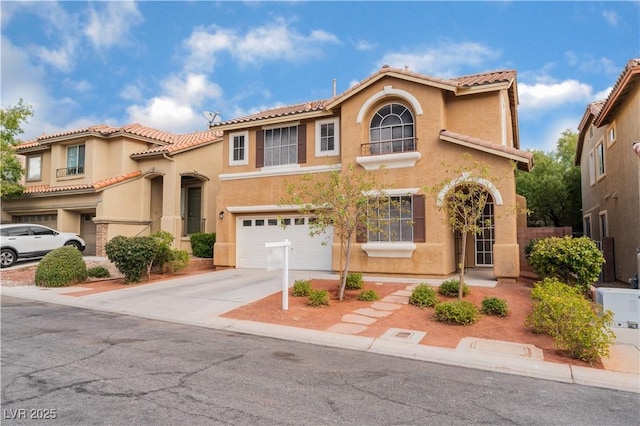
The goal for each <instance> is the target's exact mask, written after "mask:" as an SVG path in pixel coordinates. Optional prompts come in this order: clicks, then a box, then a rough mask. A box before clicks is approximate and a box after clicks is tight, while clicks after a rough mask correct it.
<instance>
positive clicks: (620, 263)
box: [576, 58, 640, 282]
mask: <svg viewBox="0 0 640 426" xmlns="http://www.w3.org/2000/svg"><path fill="white" fill-rule="evenodd" d="M578 131H579V134H578V145H577V152H576V165H579V166H580V167H581V171H582V173H581V175H582V212H583V222H584V232H585V235H587V236H589V237H591V238H592V239H594V240H596V241H599V242H600V243H601V244H602V248H603V250H604V252H605V257H606V258H607V259H608V262H607V263H606V264H605V268H604V277H603V279H604V280H605V281H615V280H619V281H623V282H628V280H629V278H632V277H633V276H635V274H636V273H638V268H639V265H638V260H637V255H636V251H637V249H638V248H640V159H639V158H638V157H637V156H636V155H634V153H633V150H632V145H633V143H634V142H637V141H640V58H636V59H632V60H630V61H629V62H628V63H627V65H626V67H625V68H624V70H623V71H622V73H621V74H620V76H619V77H618V79H617V81H616V82H615V84H614V86H613V89H612V90H611V93H610V94H609V97H608V98H607V99H606V100H603V101H598V102H593V103H591V104H589V105H588V106H587V108H586V111H585V113H584V115H583V117H582V120H581V122H580V125H579V127H578Z"/></svg>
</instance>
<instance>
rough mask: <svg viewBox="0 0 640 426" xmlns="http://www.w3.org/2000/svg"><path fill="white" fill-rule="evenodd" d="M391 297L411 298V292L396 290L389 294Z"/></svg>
mask: <svg viewBox="0 0 640 426" xmlns="http://www.w3.org/2000/svg"><path fill="white" fill-rule="evenodd" d="M391 296H403V297H411V290H398V291H396V292H395V293H391Z"/></svg>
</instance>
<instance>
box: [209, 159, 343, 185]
mask: <svg viewBox="0 0 640 426" xmlns="http://www.w3.org/2000/svg"><path fill="white" fill-rule="evenodd" d="M341 167H342V166H341V164H339V163H338V164H327V165H322V166H311V167H300V165H299V164H287V165H286V166H269V167H263V168H262V169H261V170H260V171H258V172H244V173H223V174H221V175H219V176H218V178H219V179H220V180H221V181H225V180H240V179H255V178H263V177H272V176H291V175H304V174H307V173H324V172H332V171H334V170H340V168H341Z"/></svg>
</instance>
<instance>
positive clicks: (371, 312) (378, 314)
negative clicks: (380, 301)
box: [353, 308, 393, 318]
mask: <svg viewBox="0 0 640 426" xmlns="http://www.w3.org/2000/svg"><path fill="white" fill-rule="evenodd" d="M353 313H354V314H360V315H366V316H368V317H373V318H382V317H387V316H389V315H391V314H392V313H393V312H392V311H379V310H377V309H371V308H361V309H358V310H357V311H353Z"/></svg>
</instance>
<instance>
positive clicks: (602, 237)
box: [591, 210, 609, 241]
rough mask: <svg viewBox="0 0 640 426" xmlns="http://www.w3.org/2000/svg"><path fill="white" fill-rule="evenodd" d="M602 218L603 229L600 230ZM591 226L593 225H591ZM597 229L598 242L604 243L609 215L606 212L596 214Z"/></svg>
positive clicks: (607, 233)
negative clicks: (598, 230) (598, 232)
mask: <svg viewBox="0 0 640 426" xmlns="http://www.w3.org/2000/svg"><path fill="white" fill-rule="evenodd" d="M603 217H604V225H605V226H604V228H605V229H602V218H603ZM591 226H593V224H592V225H591ZM598 228H600V241H604V239H605V238H606V237H608V236H609V215H608V214H607V211H606V210H603V211H601V212H600V213H598Z"/></svg>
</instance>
